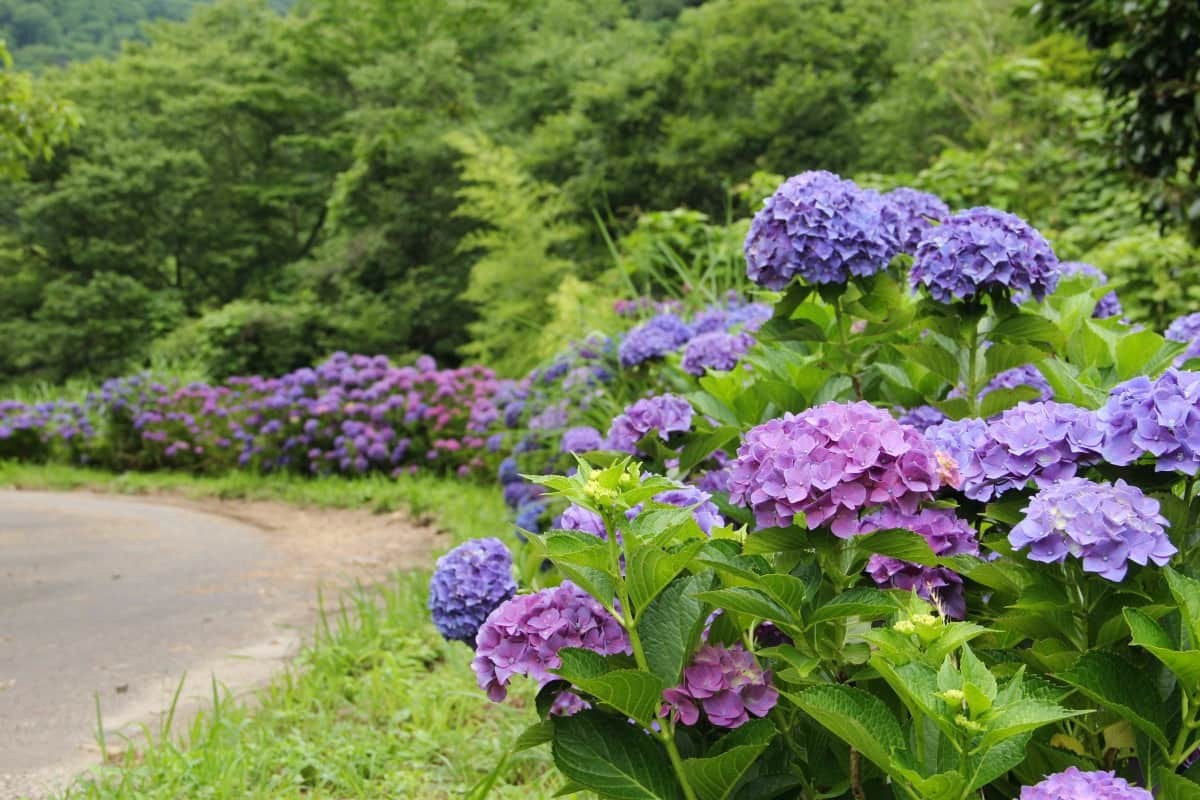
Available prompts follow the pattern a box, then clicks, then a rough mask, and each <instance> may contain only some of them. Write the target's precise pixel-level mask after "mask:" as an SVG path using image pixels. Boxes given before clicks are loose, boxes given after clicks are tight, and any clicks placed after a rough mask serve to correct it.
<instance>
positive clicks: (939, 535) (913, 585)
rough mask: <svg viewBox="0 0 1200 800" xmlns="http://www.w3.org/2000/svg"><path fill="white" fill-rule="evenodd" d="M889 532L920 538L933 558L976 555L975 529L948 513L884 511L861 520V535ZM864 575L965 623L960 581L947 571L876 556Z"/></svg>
mask: <svg viewBox="0 0 1200 800" xmlns="http://www.w3.org/2000/svg"><path fill="white" fill-rule="evenodd" d="M891 528H902V529H904V530H909V531H913V532H914V533H917V534H920V535H921V537H922V538H923V539H924V540H925V541H926V542H928V543H929V547H930V549H931V550H933V552H934V555H939V556H950V555H959V554H967V555H978V554H979V540H978V538H977V537H976V536H975V531H974V529H973V528H971V526H970V525H968V524H967V522H966V521H965V520H963V519H960V518H959V517H958V516H957V515H956V514H955V513H954V512H953V511H951V510H950V509H946V508H925V509H921V510H920V511H918V512H917V513H916V514H903V513H899V512H897V511H895V510H893V509H883V510H880V511H877V512H875V513H874V514H870V515H868V516H866V517H864V518H863V519H862V522H861V527H860V531H861V532H862V533H871V532H872V531H880V530H888V529H891ZM866 571H867V574H868V575H870V576H871V579H872V580H873V581H875V584H876V585H877V586H882V587H886V588H892V589H903V590H905V591H909V592H912V591H915V592H916V593H917V595H918V596H920V597H922V598H924V599H925V600H928V601H929V602H931V603H934V604H935V605H936V606H937V607H938V608H939V609H940V610H941V612H942V614H943V615H944V616H946V617H949V618H950V619H964V618H965V617H966V615H967V602H966V597H965V595H964V593H963V581H962V577H960V576H959V575H958V573H956V572H954V571H953V570H951V569H948V568H947V567H929V566H924V565H922V564H914V563H913V562H911V561H903V560H901V559H898V558H891V557H889V556H882V555H878V554H876V555H873V556H871V558H870V559H869V560H868V561H867V569H866Z"/></svg>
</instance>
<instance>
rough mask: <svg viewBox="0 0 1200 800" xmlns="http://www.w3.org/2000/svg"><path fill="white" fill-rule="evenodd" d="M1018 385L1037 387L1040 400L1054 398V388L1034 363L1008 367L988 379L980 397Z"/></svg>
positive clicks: (1014, 387)
mask: <svg viewBox="0 0 1200 800" xmlns="http://www.w3.org/2000/svg"><path fill="white" fill-rule="evenodd" d="M1018 386H1030V387H1032V388H1034V389H1037V392H1038V399H1039V400H1051V399H1053V398H1054V390H1053V389H1051V388H1050V384H1049V383H1048V382H1047V381H1046V378H1045V376H1043V375H1042V373H1041V371H1039V370H1038V368H1037V367H1035V366H1034V365H1033V364H1024V365H1022V366H1020V367H1013V368H1012V369H1006V370H1004V372H1001V373H1000V374H999V375H997V376H996V377H994V378H992V379H991V380H990V381H988V385H987V386H985V387H983V389H982V390H980V392H979V399H980V400H983V398H985V397H987V396H988V395H989V394H991V393H992V392H994V391H996V390H998V389H1016V388H1017V387H1018Z"/></svg>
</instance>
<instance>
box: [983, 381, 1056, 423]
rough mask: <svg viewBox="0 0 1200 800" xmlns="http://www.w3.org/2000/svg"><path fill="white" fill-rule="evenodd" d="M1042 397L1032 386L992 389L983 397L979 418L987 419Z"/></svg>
mask: <svg viewBox="0 0 1200 800" xmlns="http://www.w3.org/2000/svg"><path fill="white" fill-rule="evenodd" d="M1041 396H1042V393H1041V391H1040V390H1038V389H1035V388H1033V387H1032V386H1017V387H1015V388H1012V389H993V390H992V391H990V392H988V393H987V394H985V395H984V396H983V400H982V401H980V404H979V416H981V417H983V418H984V419H987V418H989V417H994V416H995V415H997V414H999V413H1000V412H1001V411H1007V410H1008V409H1010V408H1012V407H1013V406H1015V405H1016V404H1017V403H1023V402H1026V401H1029V400H1037V399H1038V398H1039V397H1041Z"/></svg>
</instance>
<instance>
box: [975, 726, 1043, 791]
mask: <svg viewBox="0 0 1200 800" xmlns="http://www.w3.org/2000/svg"><path fill="white" fill-rule="evenodd" d="M1031 738H1033V734H1032V733H1022V734H1019V735H1017V736H1013V737H1012V738H1010V739H1005V740H1004V741H1002V742H999V743H997V744H995V745H993V746H991V747H989V748H988V749H987V750H985V751H983V754H982V755H980V756H977V757H974V758H971V759H970V762H969V764H968V772H969V773H970V774H971V775H973V777H972V779H971V783H970V787H969V788H970V791H972V792H974V791H976V790H978V789H982V788H983V787H984V786H987V785H988V784H989V783H991V782H992V781H994V780H996V779H997V778H999V777H1000V776H1002V775H1004V774H1005V773H1006V772H1008V771H1009V770H1010V769H1014V768H1015V767H1017V766H1018V765H1019V764H1020V763H1021V762H1022V761H1024V760H1025V748H1026V747H1027V746H1028V745H1029V740H1030V739H1031Z"/></svg>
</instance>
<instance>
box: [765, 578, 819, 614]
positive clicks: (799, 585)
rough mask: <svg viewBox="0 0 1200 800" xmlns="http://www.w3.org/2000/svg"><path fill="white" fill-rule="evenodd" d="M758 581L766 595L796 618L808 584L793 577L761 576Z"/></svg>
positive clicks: (806, 592)
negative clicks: (760, 582)
mask: <svg viewBox="0 0 1200 800" xmlns="http://www.w3.org/2000/svg"><path fill="white" fill-rule="evenodd" d="M760 580H761V581H762V586H763V588H765V589H766V590H767V593H768V594H770V595H771V597H773V598H775V600H776V601H778V602H779V604H780V605H781V606H783V607H784V608H786V609H787V610H788V611H791V612H792V613H793V615H794V616H797V618H798V615H799V612H800V609H801V608H802V607H803V606H804V601H805V599H806V598H807V597H808V584H807V583H805V582H804V581H802V580H801V579H800V578H797V577H796V576H795V575H779V574H770V575H763V576H762V577H761V578H760Z"/></svg>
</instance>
